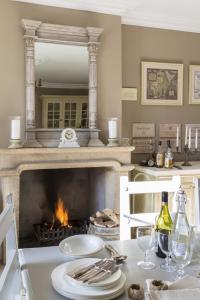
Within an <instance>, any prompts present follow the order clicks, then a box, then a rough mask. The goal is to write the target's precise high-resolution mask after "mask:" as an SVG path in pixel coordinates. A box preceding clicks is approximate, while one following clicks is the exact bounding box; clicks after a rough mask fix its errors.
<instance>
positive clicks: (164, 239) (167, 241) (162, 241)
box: [158, 231, 176, 272]
mask: <svg viewBox="0 0 200 300" xmlns="http://www.w3.org/2000/svg"><path fill="white" fill-rule="evenodd" d="M158 245H159V246H160V249H161V251H162V252H163V253H164V254H165V255H166V258H165V263H162V264H161V265H160V268H161V270H163V271H166V272H174V271H175V270H176V267H175V266H174V265H173V263H172V260H171V254H172V235H171V233H170V232H169V231H159V232H158Z"/></svg>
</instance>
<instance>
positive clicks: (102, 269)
mask: <svg viewBox="0 0 200 300" xmlns="http://www.w3.org/2000/svg"><path fill="white" fill-rule="evenodd" d="M112 265H113V262H111V261H107V262H106V263H105V264H104V265H103V266H101V267H100V268H96V269H92V270H91V271H89V272H88V273H86V274H85V275H83V276H81V277H80V278H79V279H78V280H80V281H82V282H87V281H88V280H89V279H91V278H93V277H94V276H96V275H98V274H100V273H101V272H106V271H107V270H109V269H110V268H111V266H112Z"/></svg>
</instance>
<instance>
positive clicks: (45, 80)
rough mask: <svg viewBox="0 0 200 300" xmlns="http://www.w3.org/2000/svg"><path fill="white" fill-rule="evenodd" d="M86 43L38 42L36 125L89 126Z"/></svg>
mask: <svg viewBox="0 0 200 300" xmlns="http://www.w3.org/2000/svg"><path fill="white" fill-rule="evenodd" d="M88 74H89V67H88V51H87V47H85V46H76V45H65V44H56V43H43V42H36V43H35V79H36V81H35V96H36V127H38V128H41V127H43V128H66V127H73V128H88V81H89V76H88Z"/></svg>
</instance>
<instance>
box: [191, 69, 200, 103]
mask: <svg viewBox="0 0 200 300" xmlns="http://www.w3.org/2000/svg"><path fill="white" fill-rule="evenodd" d="M189 73H190V74H189V77H190V79H189V103H190V104H200V65H199V66H198V65H196V66H195V65H190V69H189Z"/></svg>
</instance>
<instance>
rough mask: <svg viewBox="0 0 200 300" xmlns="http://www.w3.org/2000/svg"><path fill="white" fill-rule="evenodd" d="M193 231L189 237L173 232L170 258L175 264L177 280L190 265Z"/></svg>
mask: <svg viewBox="0 0 200 300" xmlns="http://www.w3.org/2000/svg"><path fill="white" fill-rule="evenodd" d="M193 238H194V236H193V230H190V233H189V235H183V234H180V233H179V232H175V233H174V234H173V237H172V258H173V260H174V261H175V262H176V264H177V278H182V277H183V275H184V274H185V271H184V268H185V267H186V266H187V265H189V264H190V262H191V260H192V253H193Z"/></svg>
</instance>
